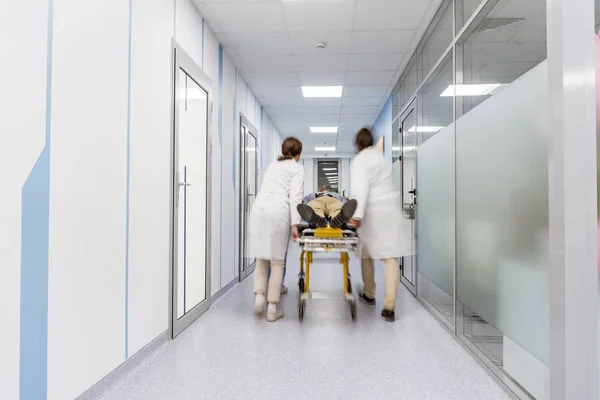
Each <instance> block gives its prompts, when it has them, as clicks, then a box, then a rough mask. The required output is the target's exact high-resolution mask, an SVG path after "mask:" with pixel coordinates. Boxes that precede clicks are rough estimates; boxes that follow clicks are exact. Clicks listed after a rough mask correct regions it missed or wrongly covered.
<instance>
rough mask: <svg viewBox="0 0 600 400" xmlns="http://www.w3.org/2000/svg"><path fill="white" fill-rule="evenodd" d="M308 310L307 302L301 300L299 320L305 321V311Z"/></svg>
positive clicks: (299, 302)
mask: <svg viewBox="0 0 600 400" xmlns="http://www.w3.org/2000/svg"><path fill="white" fill-rule="evenodd" d="M305 309H306V300H304V299H299V300H298V318H299V319H300V321H302V320H303V319H304V310H305Z"/></svg>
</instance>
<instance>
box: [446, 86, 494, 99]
mask: <svg viewBox="0 0 600 400" xmlns="http://www.w3.org/2000/svg"><path fill="white" fill-rule="evenodd" d="M500 86H504V85H502V84H501V83H485V84H474V85H456V96H457V97H462V96H487V95H489V94H492V92H494V91H495V90H496V89H498V88H499V87H500ZM454 95H455V87H454V85H450V86H448V87H447V88H446V90H444V91H443V92H442V94H440V97H452V96H454Z"/></svg>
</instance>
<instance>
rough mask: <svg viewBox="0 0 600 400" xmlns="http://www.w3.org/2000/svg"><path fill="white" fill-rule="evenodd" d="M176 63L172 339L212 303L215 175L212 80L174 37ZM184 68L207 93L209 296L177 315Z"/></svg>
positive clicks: (173, 91) (173, 86) (171, 223)
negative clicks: (212, 135) (181, 314)
mask: <svg viewBox="0 0 600 400" xmlns="http://www.w3.org/2000/svg"><path fill="white" fill-rule="evenodd" d="M172 57H173V58H172V64H171V68H172V69H171V96H172V98H171V176H170V185H171V186H170V187H171V189H170V190H171V196H170V208H169V210H170V221H169V228H170V233H169V239H170V240H169V244H170V249H169V253H170V254H169V262H170V274H169V280H170V282H169V338H171V339H174V338H175V337H176V336H177V335H179V334H180V333H181V332H182V331H183V330H185V328H187V327H188V326H189V325H190V324H191V323H192V322H194V321H195V320H196V319H197V318H198V317H199V316H201V315H202V314H204V313H205V312H206V311H207V310H208V309H209V308H210V305H211V280H210V279H211V267H212V265H211V260H212V258H211V247H212V236H211V226H212V222H211V213H210V210H211V197H212V187H211V181H212V179H211V177H212V168H211V166H212V140H211V132H212V109H213V105H212V81H211V80H210V78H209V77H208V76H207V75H206V74H205V73H204V72H203V71H202V69H201V68H200V67H199V66H198V64H196V62H195V61H194V60H193V59H192V58H191V57H190V56H189V55H188V54H187V53H186V52H185V51H184V50H183V49H182V48H181V46H179V45H178V44H177V42H175V40H172ZM180 69H181V70H183V71H184V72H185V73H186V74H187V75H188V76H189V77H190V78H191V79H193V80H194V82H196V84H198V86H200V87H201V88H202V89H203V90H204V91H206V93H207V110H206V124H207V126H206V227H205V229H206V232H205V238H206V253H205V257H206V260H205V266H206V269H205V291H206V292H205V293H206V298H205V299H204V301H202V302H201V303H200V304H198V305H196V306H195V307H194V308H193V309H191V310H190V311H189V312H187V313H185V314H184V315H183V316H182V317H181V318H177V307H178V304H177V300H178V299H177V289H178V288H177V282H178V258H177V256H178V254H177V249H178V240H179V238H178V232H179V223H178V215H179V212H178V205H177V202H176V198H177V195H178V191H179V189H180V186H181V182H179V174H178V164H179V118H178V117H179V102H180V100H179V98H180V88H179V70H180Z"/></svg>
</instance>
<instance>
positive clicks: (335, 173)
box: [325, 172, 337, 176]
mask: <svg viewBox="0 0 600 400" xmlns="http://www.w3.org/2000/svg"><path fill="white" fill-rule="evenodd" d="M325 175H326V176H337V172H325Z"/></svg>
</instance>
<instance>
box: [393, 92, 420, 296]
mask: <svg viewBox="0 0 600 400" xmlns="http://www.w3.org/2000/svg"><path fill="white" fill-rule="evenodd" d="M413 113H414V116H413V118H414V121H415V124H414V125H415V127H416V126H418V122H417V101H416V98H413V99H412V100H411V101H410V102H409V103H408V106H407V107H406V108H405V109H404V111H403V112H402V114H401V115H400V116H399V121H400V128H399V132H398V134H399V135H400V141H399V143H400V157H401V160H400V177H401V179H400V202H401V203H402V204H401V206H402V213H404V152H403V150H402V149H403V147H404V130H403V128H404V121H406V119H408V117H409V116H410V115H411V114H413ZM415 130H416V132H415V144H414V145H415V150H414V151H415V168H414V171H415V190H417V175H418V173H419V172H418V169H417V157H418V145H419V141H418V140H417V131H418V130H417V129H416V128H415ZM416 193H417V194H418V191H417V192H416ZM417 194H415V198H418V195H417ZM415 204H417V200H415ZM418 214H419V213H418V206H417V209H416V210H415V217H414V220H413V221H414V228H415V246H417V241H418V240H419V239H418V228H417V226H418V223H417V219H418ZM408 257H412V263H413V282H411V281H409V280H408V279H404V271H405V267H404V265H405V262H404V260H405V258H408ZM408 257H402V258H401V265H402V271H401V273H400V282H402V284H403V285H404V286H406V288H407V289H408V290H409V291H410V292H411V293H412V294H413V295H414V296H415V297H416V296H417V288H418V286H419V285H418V283H417V281H418V279H419V261H418V254H416V253H415V254H414V255H412V256H408Z"/></svg>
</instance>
